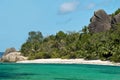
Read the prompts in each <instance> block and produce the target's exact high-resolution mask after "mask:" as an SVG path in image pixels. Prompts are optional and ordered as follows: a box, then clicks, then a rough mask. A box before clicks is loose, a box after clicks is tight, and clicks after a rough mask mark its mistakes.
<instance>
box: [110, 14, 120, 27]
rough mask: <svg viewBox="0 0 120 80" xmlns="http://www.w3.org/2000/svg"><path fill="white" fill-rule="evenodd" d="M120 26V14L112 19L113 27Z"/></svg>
mask: <svg viewBox="0 0 120 80" xmlns="http://www.w3.org/2000/svg"><path fill="white" fill-rule="evenodd" d="M116 24H120V13H119V14H117V15H115V16H114V17H113V18H112V25H113V26H114V25H116Z"/></svg>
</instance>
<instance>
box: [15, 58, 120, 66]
mask: <svg viewBox="0 0 120 80" xmlns="http://www.w3.org/2000/svg"><path fill="white" fill-rule="evenodd" d="M16 63H55V64H96V65H115V66H120V63H113V62H110V61H101V60H84V59H59V58H56V59H36V60H25V61H18V62H16Z"/></svg>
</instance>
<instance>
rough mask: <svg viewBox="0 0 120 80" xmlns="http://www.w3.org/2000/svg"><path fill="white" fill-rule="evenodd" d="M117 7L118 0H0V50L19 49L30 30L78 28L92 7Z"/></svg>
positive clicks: (45, 31) (111, 9)
mask: <svg viewBox="0 0 120 80" xmlns="http://www.w3.org/2000/svg"><path fill="white" fill-rule="evenodd" d="M118 8H120V0H0V51H5V49H6V48H9V47H15V48H16V49H17V50H19V49H20V47H21V45H22V44H23V43H24V42H25V41H26V39H27V37H28V32H30V31H41V32H42V33H43V35H44V36H48V35H51V34H55V33H56V32H58V31H60V30H62V31H65V32H67V31H80V30H81V29H82V27H83V26H85V25H88V24H89V20H90V18H91V16H92V15H93V13H94V11H95V10H98V9H104V10H105V11H106V12H107V13H108V14H110V13H113V12H114V11H115V10H117V9H118Z"/></svg>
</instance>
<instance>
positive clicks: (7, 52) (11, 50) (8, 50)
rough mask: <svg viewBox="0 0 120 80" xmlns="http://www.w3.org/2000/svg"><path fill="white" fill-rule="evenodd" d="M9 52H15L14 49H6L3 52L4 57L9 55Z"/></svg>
mask: <svg viewBox="0 0 120 80" xmlns="http://www.w3.org/2000/svg"><path fill="white" fill-rule="evenodd" d="M11 52H16V49H15V48H7V49H6V50H5V53H4V55H7V54H9V53H11Z"/></svg>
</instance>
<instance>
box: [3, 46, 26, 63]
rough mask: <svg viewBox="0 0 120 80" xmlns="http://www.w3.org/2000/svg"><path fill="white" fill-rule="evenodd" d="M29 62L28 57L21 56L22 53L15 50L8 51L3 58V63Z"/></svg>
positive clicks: (9, 49)
mask: <svg viewBox="0 0 120 80" xmlns="http://www.w3.org/2000/svg"><path fill="white" fill-rule="evenodd" d="M23 60H27V57H24V56H22V55H21V52H17V51H16V49H15V48H8V49H6V51H5V53H4V55H3V56H2V58H1V61H2V62H16V61H23Z"/></svg>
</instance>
